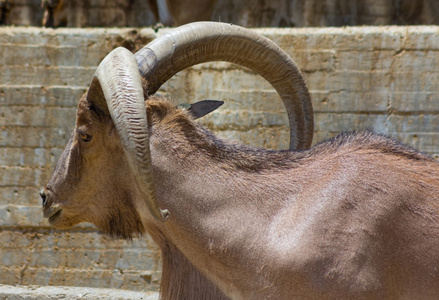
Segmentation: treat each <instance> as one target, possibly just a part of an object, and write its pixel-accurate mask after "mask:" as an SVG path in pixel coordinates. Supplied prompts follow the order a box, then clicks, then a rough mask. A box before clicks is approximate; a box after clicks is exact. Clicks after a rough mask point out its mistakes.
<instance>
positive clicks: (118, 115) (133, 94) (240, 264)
mask: <svg viewBox="0 0 439 300" xmlns="http://www.w3.org/2000/svg"><path fill="white" fill-rule="evenodd" d="M212 60H225V61H231V62H234V63H237V64H240V65H243V66H245V67H248V68H251V69H253V70H255V71H256V72H257V73H259V74H261V75H262V76H264V78H266V79H267V80H268V81H269V82H270V83H271V84H272V85H273V86H274V87H275V88H276V90H277V91H278V93H279V94H280V95H281V98H282V100H283V101H284V103H285V106H286V109H287V112H288V115H289V118H290V125H291V148H296V149H299V150H283V151H274V150H265V149H255V148H252V147H249V146H244V145H238V144H234V143H230V142H227V141H222V140H219V139H217V138H216V137H214V136H213V135H212V134H211V133H209V132H208V131H207V130H205V129H204V128H203V127H201V126H200V125H198V124H197V123H196V122H194V118H193V116H192V115H193V113H192V111H191V109H189V110H186V109H182V108H178V107H174V106H173V105H171V104H170V103H169V102H168V101H167V100H165V99H163V98H160V97H157V96H153V94H154V93H155V92H156V91H157V89H158V88H159V87H160V85H161V84H162V83H163V82H165V81H166V80H168V79H169V78H170V77H172V76H173V75H174V74H175V73H177V72H178V71H180V70H182V69H183V68H186V67H188V66H191V65H193V64H196V63H201V62H206V61H212ZM139 70H140V74H139ZM145 108H146V109H145ZM200 115H202V114H200V113H198V114H197V117H199V116H200ZM312 132H313V118H312V108H311V102H310V97H309V93H308V90H307V87H306V84H305V82H304V80H303V77H302V75H301V73H300V71H299V69H298V68H297V67H296V65H295V64H294V62H293V61H292V60H291V58H290V57H289V56H288V55H287V54H285V53H284V52H283V51H282V50H280V49H279V47H277V46H276V45H275V44H274V43H273V42H271V41H269V40H268V39H266V38H264V37H262V36H259V35H257V34H255V33H253V32H251V31H247V30H245V29H243V28H240V27H238V26H233V25H228V24H221V23H209V22H207V23H205V22H203V23H194V24H189V25H185V26H182V27H180V28H177V29H176V30H174V31H171V32H169V33H168V34H167V35H165V36H163V37H161V38H159V39H157V40H155V41H153V42H152V43H151V44H149V45H147V46H146V47H145V48H143V49H142V50H140V51H139V52H138V53H136V54H135V56H134V57H133V55H132V54H131V53H130V52H129V51H128V50H125V49H122V48H118V49H116V50H114V51H112V52H111V53H110V54H109V55H108V56H107V57H106V58H105V59H104V60H103V61H102V62H101V64H100V65H99V67H98V69H97V70H96V73H95V76H94V77H93V80H92V82H91V86H90V88H89V90H88V93H87V94H86V95H84V96H83V97H82V99H81V100H80V101H79V106H78V112H77V121H76V128H75V130H74V132H73V135H72V137H71V138H70V141H69V142H68V144H67V147H66V149H65V151H64V153H63V154H62V156H61V158H60V160H59V162H58V164H57V166H56V168H55V171H54V174H53V176H52V178H51V179H50V180H49V182H48V184H47V185H46V186H45V188H44V189H43V190H42V192H41V197H42V200H43V211H44V217H46V218H49V222H50V223H51V224H52V225H53V226H54V227H56V228H60V229H68V228H70V227H72V226H74V225H75V224H78V223H80V222H92V223H94V224H96V225H97V227H98V228H100V229H101V230H102V231H103V232H106V233H108V234H110V235H113V236H118V237H123V238H130V237H132V236H133V235H137V234H143V233H148V234H150V235H151V236H152V237H153V239H154V240H155V241H156V243H157V244H158V245H159V247H160V248H161V251H162V255H163V274H162V283H161V296H162V298H164V299H227V298H232V299H296V298H297V299H302V298H306V299H324V298H327V299H354V298H365V299H366V298H369V299H379V298H381V299H382V298H392V299H393V298H403V299H415V298H417V299H428V298H429V299H437V298H438V297H439V251H438V249H439V163H438V162H436V161H435V160H434V159H432V158H431V157H429V156H427V155H424V154H422V153H420V152H418V151H416V150H413V149H411V148H409V147H407V146H404V145H401V144H400V143H398V142H396V141H394V140H392V139H389V138H386V137H383V136H380V135H375V134H372V133H369V132H361V133H345V134H341V135H340V136H338V137H336V138H334V139H332V140H329V141H326V142H322V143H320V144H318V145H317V146H315V147H313V148H312V149H309V150H306V148H308V147H309V146H310V143H311V139H312ZM160 207H161V208H160Z"/></svg>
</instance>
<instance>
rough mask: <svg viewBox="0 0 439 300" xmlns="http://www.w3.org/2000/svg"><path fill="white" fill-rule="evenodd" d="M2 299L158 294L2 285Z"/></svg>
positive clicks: (141, 299)
mask: <svg viewBox="0 0 439 300" xmlns="http://www.w3.org/2000/svg"><path fill="white" fill-rule="evenodd" d="M0 299H3V300H52V299H53V300H57V299H65V300H74V299H88V300H100V299H102V300H104V299H113V300H123V299H136V300H156V299H159V297H158V293H154V292H148V293H142V292H133V291H123V290H115V289H96V288H81V287H65V286H62V287H61V286H44V287H42V286H20V285H18V286H12V285H2V284H0Z"/></svg>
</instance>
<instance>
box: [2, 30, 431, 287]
mask: <svg viewBox="0 0 439 300" xmlns="http://www.w3.org/2000/svg"><path fill="white" fill-rule="evenodd" d="M256 31H257V32H259V33H261V34H264V35H266V36H267V37H269V38H270V39H272V40H274V41H275V42H276V43H278V44H279V45H280V46H281V47H282V48H283V49H285V50H286V51H287V52H288V53H289V54H290V55H291V56H292V57H293V58H294V60H295V61H296V62H297V64H298V65H299V67H300V68H301V69H302V70H303V72H304V75H305V77H306V79H307V82H308V86H309V88H310V91H311V95H312V98H313V105H314V110H315V136H314V143H315V142H318V141H320V140H322V139H325V138H329V137H331V136H334V135H335V134H337V133H339V132H340V131H343V130H347V129H361V128H370V129H373V130H375V131H378V132H381V133H386V134H388V135H391V136H394V137H396V138H398V139H401V140H402V141H403V142H405V143H407V144H410V145H413V146H415V147H417V148H419V149H421V150H422V151H425V152H428V153H430V154H432V155H435V156H436V157H437V156H438V155H439V101H438V96H439V85H438V84H437V83H438V79H439V78H438V76H439V73H438V71H437V66H438V65H439V27H434V26H432V27H350V28H349V27H348V28H320V29H315V28H314V29H312V28H304V29H276V28H273V29H257V30H256ZM165 32H166V30H159V32H158V33H155V32H154V31H153V30H150V29H142V30H138V29H58V30H51V29H40V28H15V27H2V28H0V174H1V176H0V245H1V247H0V273H1V274H2V275H1V276H0V284H38V285H70V286H72V285H76V286H88V287H108V288H124V289H131V290H157V288H158V282H159V279H160V262H159V255H158V251H157V249H155V247H154V246H153V244H152V242H151V240H150V239H148V238H140V239H134V240H133V241H132V242H127V241H115V240H110V239H109V238H107V237H105V236H102V235H100V234H99V233H98V232H97V231H96V230H95V229H94V227H93V226H92V225H89V224H85V225H81V226H78V227H76V228H74V229H72V230H69V231H67V232H64V231H57V230H53V229H51V228H50V227H49V226H48V224H47V222H46V221H44V220H43V218H42V212H41V208H40V205H41V204H40V200H39V197H38V190H39V189H40V188H41V187H42V186H43V185H44V183H45V182H46V181H47V179H48V178H49V176H50V174H51V172H52V170H53V168H54V165H55V163H56V161H57V159H58V157H59V155H60V153H61V152H62V150H63V148H64V146H65V144H66V142H67V140H68V138H69V136H70V133H71V130H72V129H73V127H74V122H75V110H76V105H77V101H78V99H79V97H80V96H81V94H82V93H83V92H84V91H85V89H86V87H87V85H88V83H89V82H90V79H91V77H92V75H93V73H94V70H95V68H96V66H97V65H98V63H99V62H100V60H101V59H102V58H104V57H105V55H106V54H107V53H108V52H109V51H111V50H112V49H113V48H115V47H116V46H118V45H124V46H126V47H128V48H130V49H137V48H138V47H140V45H142V44H146V43H147V42H148V41H150V40H152V39H153V38H154V37H155V36H156V35H161V34H163V33H165ZM160 92H161V93H164V94H167V95H168V96H169V97H170V98H171V99H172V101H173V102H175V103H182V102H187V101H190V102H192V101H198V100H201V99H217V100H224V101H225V104H224V106H223V107H221V108H220V109H219V110H217V111H216V112H214V113H213V114H212V115H210V116H208V117H206V118H205V119H204V120H203V121H202V122H203V123H204V124H206V126H208V127H209V128H211V129H212V130H214V131H215V132H216V133H217V134H218V135H220V136H222V137H225V138H231V139H239V140H241V141H243V142H247V143H252V144H256V145H259V146H265V147H271V148H287V145H288V127H287V120H286V116H285V113H284V109H283V107H282V103H281V101H280V99H279V98H278V96H277V95H276V93H275V92H274V91H273V89H272V88H271V87H270V86H269V85H268V83H266V82H265V80H263V79H262V78H260V77H258V76H256V75H255V74H253V73H252V72H250V71H248V70H246V69H242V68H240V67H237V66H235V65H230V64H227V63H209V64H203V65H199V66H196V67H193V68H190V69H188V70H185V71H182V72H180V73H179V74H177V75H176V76H175V77H174V78H172V79H171V80H170V81H169V82H168V83H167V84H165V85H164V86H163V87H162V89H161V90H160Z"/></svg>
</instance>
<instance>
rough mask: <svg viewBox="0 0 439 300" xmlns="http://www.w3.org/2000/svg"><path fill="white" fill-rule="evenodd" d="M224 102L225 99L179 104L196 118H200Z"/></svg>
mask: <svg viewBox="0 0 439 300" xmlns="http://www.w3.org/2000/svg"><path fill="white" fill-rule="evenodd" d="M223 104H224V101H217V100H202V101H199V102H196V103H192V104H179V105H178V107H180V108H185V109H187V110H188V111H189V113H190V114H191V115H192V117H193V118H194V119H199V118H201V117H204V116H205V115H207V114H208V113H210V112H213V111H214V110H215V109H217V108H218V107H220V106H221V105H223Z"/></svg>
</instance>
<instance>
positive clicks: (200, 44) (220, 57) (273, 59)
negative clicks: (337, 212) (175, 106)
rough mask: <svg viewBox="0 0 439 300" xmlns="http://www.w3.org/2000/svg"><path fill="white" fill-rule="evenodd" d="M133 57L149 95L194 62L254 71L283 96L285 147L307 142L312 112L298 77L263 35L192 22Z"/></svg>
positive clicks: (286, 58)
mask: <svg viewBox="0 0 439 300" xmlns="http://www.w3.org/2000/svg"><path fill="white" fill-rule="evenodd" d="M135 57H136V59H137V64H138V66H139V70H140V73H141V75H142V76H143V77H144V78H145V79H146V80H147V81H148V83H149V84H148V94H150V95H151V94H154V93H155V92H156V91H157V90H158V89H159V88H160V86H161V85H162V84H163V83H165V82H166V81H167V80H168V79H170V78H171V77H172V76H174V75H175V74H176V73H178V72H179V71H181V70H183V69H185V68H187V67H190V66H193V65H195V64H199V63H204V62H210V61H226V62H231V63H235V64H238V65H241V66H244V67H246V68H249V69H251V70H253V71H254V72H256V73H257V74H259V75H261V76H262V77H263V78H265V79H266V80H267V81H268V82H269V83H270V84H271V85H272V86H273V87H274V88H275V89H276V91H277V92H278V94H279V95H280V97H281V98H282V101H283V103H284V105H285V108H286V111H287V113H288V118H289V124H290V149H297V150H300V149H306V148H309V147H310V146H311V142H312V136H313V131H314V119H313V110H312V103H311V97H310V95H309V91H308V88H307V86H306V83H305V80H304V78H303V75H302V73H301V72H300V70H299V68H298V67H297V65H296V64H295V63H294V61H293V60H292V59H291V57H290V56H289V55H288V54H287V53H285V52H284V51H283V50H282V49H280V48H279V46H277V45H276V44H275V43H274V42H272V41H271V40H269V39H267V38H266V37H264V36H262V35H259V34H257V33H255V32H252V31H250V30H247V29H245V28H242V27H239V26H236V25H231V24H225V23H216V22H196V23H190V24H187V25H183V26H180V27H178V28H176V29H174V30H171V31H169V32H168V33H167V34H165V35H163V36H161V37H159V38H157V39H155V40H154V41H152V42H151V43H149V44H148V45H146V46H145V47H144V48H142V49H141V50H139V51H138V52H137V53H136V54H135Z"/></svg>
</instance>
